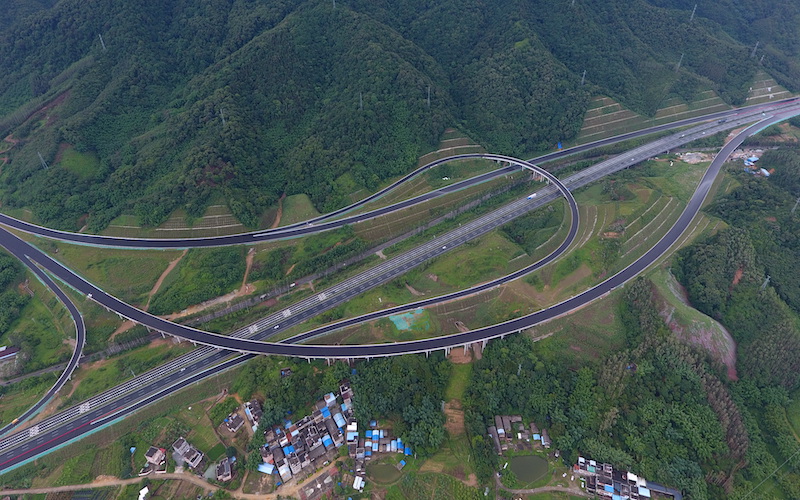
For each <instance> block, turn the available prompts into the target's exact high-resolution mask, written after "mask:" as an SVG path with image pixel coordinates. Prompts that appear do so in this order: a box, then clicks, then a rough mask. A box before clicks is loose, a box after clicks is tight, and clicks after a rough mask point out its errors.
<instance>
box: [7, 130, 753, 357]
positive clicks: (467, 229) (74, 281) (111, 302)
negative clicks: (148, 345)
mask: <svg viewBox="0 0 800 500" xmlns="http://www.w3.org/2000/svg"><path fill="white" fill-rule="evenodd" d="M748 121H752V116H745V117H737V118H736V119H730V120H728V121H726V122H725V123H715V124H712V125H711V126H707V125H704V126H699V127H695V128H694V129H691V130H688V131H685V132H684V133H681V134H673V135H672V136H669V137H666V138H662V139H659V140H657V141H654V142H652V143H650V144H647V145H645V146H641V147H639V148H635V149H634V150H632V151H630V152H628V153H626V154H625V155H620V156H618V157H615V158H612V159H610V160H606V161H604V162H600V163H598V164H596V165H593V166H592V167H589V168H587V169H584V170H582V171H580V172H578V173H576V174H574V175H572V176H570V177H569V178H568V179H567V180H565V183H566V184H567V185H568V186H569V188H570V189H574V188H575V187H578V186H581V185H585V184H587V183H589V182H591V181H593V180H595V179H597V178H600V177H602V176H603V175H608V174H609V173H612V172H614V171H618V170H621V169H623V168H627V167H629V166H631V165H634V164H636V163H638V162H640V161H642V160H644V159H646V158H648V157H650V156H652V155H654V154H658V153H659V152H661V151H666V150H669V149H673V148H674V147H677V146H678V145H680V144H683V143H686V142H690V141H692V140H694V139H696V138H699V137H702V136H705V135H711V134H714V133H716V132H717V131H719V130H725V129H728V128H735V127H736V126H738V125H740V124H742V123H746V122H748ZM471 156H472V157H481V158H488V159H501V160H505V161H511V162H516V161H517V160H514V159H513V158H508V157H504V156H502V155H478V154H476V155H471ZM542 172H543V174H544V175H546V176H549V177H550V178H551V180H552V181H553V182H554V183H556V184H557V185H559V188H560V189H562V190H564V191H565V190H566V188H565V187H564V186H563V185H562V184H561V182H560V181H558V180H557V179H555V178H554V177H552V175H550V174H549V173H546V172H544V171H542ZM548 189H549V190H550V192H552V191H553V189H554V188H553V187H552V186H549V187H548V188H546V189H545V190H543V191H542V193H541V194H542V195H543V196H542V197H541V198H540V199H542V200H543V199H544V198H545V197H546V195H549V194H550V192H548ZM531 201H532V200H529V199H521V200H517V201H515V202H512V203H510V204H508V205H506V206H504V207H502V208H500V209H498V210H496V211H494V212H492V213H490V214H487V215H485V216H483V217H480V218H478V219H476V220H473V221H471V222H469V223H467V224H464V225H463V226H462V227H460V228H457V229H455V230H453V231H451V232H449V233H447V234H445V235H442V236H441V237H439V238H437V240H436V241H435V242H429V243H426V244H423V245H421V246H420V247H418V248H416V249H413V250H411V251H409V252H406V253H405V254H402V255H400V256H398V257H395V258H393V259H390V260H387V261H385V262H383V263H381V264H380V265H378V266H376V267H375V268H372V269H370V270H368V271H365V272H364V273H361V274H360V275H357V276H355V277H353V278H350V279H348V280H345V281H344V282H342V283H339V284H336V285H334V286H333V287H331V288H329V289H327V290H325V291H323V292H320V293H319V294H316V295H314V296H312V297H309V298H307V299H304V300H303V301H301V302H300V303H298V304H294V305H292V306H291V308H289V309H285V310H284V311H282V314H283V315H284V318H285V319H289V318H290V317H292V318H293V319H298V320H299V319H306V318H308V317H310V316H312V315H314V314H317V313H319V312H322V311H323V310H326V309H327V308H330V307H333V306H335V305H338V304H339V303H342V302H344V301H345V300H348V299H349V298H352V297H353V296H355V295H357V294H359V293H361V292H362V291H364V290H365V289H367V288H368V287H372V286H376V285H377V284H380V283H383V282H385V281H389V280H391V279H393V278H394V277H396V276H399V275H400V274H402V273H403V272H405V271H406V270H408V269H410V268H411V267H413V266H416V265H419V264H420V263H421V262H424V261H425V260H428V259H430V258H432V257H435V256H436V255H439V254H441V253H444V252H445V251H447V250H448V248H450V249H452V248H453V247H454V246H457V245H459V244H462V243H463V242H464V241H467V240H469V239H472V238H475V237H477V236H478V235H480V234H483V233H485V232H487V231H488V230H491V229H493V228H494V227H497V226H498V225H501V224H504V223H506V222H508V221H510V220H512V219H513V218H515V217H517V216H519V215H521V214H523V213H525V212H526V211H527V210H529V209H531V208H532V206H534V203H531ZM534 201H535V200H534ZM3 240H4V241H5V243H3V245H4V246H6V248H7V249H9V250H10V251H11V252H12V253H14V254H15V255H23V254H26V252H27V253H28V254H29V255H31V256H32V257H33V260H35V261H37V262H39V263H40V264H41V265H44V266H45V267H46V268H47V269H48V270H49V271H50V272H52V273H54V274H55V275H56V276H59V277H60V279H62V280H64V281H65V282H66V283H68V284H69V285H70V286H72V287H73V288H75V289H76V290H80V291H81V292H82V293H84V294H86V295H87V296H89V297H91V298H93V300H95V301H97V302H98V303H100V304H101V305H102V306H104V307H106V308H108V309H110V310H113V311H115V312H117V313H118V314H120V315H121V316H124V317H126V318H128V319H131V320H133V321H135V322H137V323H140V324H143V325H145V326H147V327H149V328H153V329H155V330H158V331H162V332H166V333H168V334H171V335H175V336H179V337H182V338H186V339H187V340H190V341H192V342H197V343H200V344H205V345H211V346H214V347H221V348H225V349H229V350H235V351H241V352H252V353H262V354H280V355H293V356H300V357H362V355H359V354H356V352H361V353H363V356H364V357H368V356H370V354H367V353H368V352H371V351H370V350H371V349H377V350H376V351H375V352H381V351H380V350H379V349H378V348H377V347H376V346H371V347H366V346H362V347H360V348H355V347H351V348H347V349H349V350H350V354H351V355H350V356H345V353H344V351H343V350H340V351H336V350H335V347H333V346H313V347H312V346H287V345H281V344H266V343H262V342H257V341H253V340H249V339H244V338H237V337H232V336H226V335H220V334H215V333H209V332H203V331H201V330H197V329H194V328H190V327H187V326H183V325H177V324H174V323H170V322H168V321H166V320H163V319H161V318H158V317H155V316H153V315H150V314H148V313H146V312H144V311H140V310H138V309H136V308H134V307H132V306H130V305H128V304H125V303H124V302H122V301H120V300H118V299H117V298H115V297H112V296H110V295H108V294H106V293H105V292H103V291H102V290H100V289H99V288H98V287H96V286H94V285H92V284H91V283H89V282H88V281H86V280H84V279H83V278H81V277H79V276H76V275H75V274H73V273H72V272H71V271H70V270H68V269H67V268H66V267H64V266H63V265H61V264H60V263H58V262H57V261H54V260H53V259H51V258H50V257H49V256H47V255H46V254H44V253H43V252H41V251H39V250H38V249H36V248H34V247H31V246H30V245H28V244H27V243H25V242H23V241H22V240H20V239H18V238H16V237H14V236H12V235H10V234H9V233H7V232H6V236H5V238H3ZM0 243H2V241H0ZM439 245H441V246H439ZM274 321H276V319H275V317H274V315H273V316H272V317H270V318H269V320H268V321H262V322H261V323H260V324H257V325H256V327H255V329H254V330H253V331H252V333H256V331H259V330H261V329H265V328H267V327H272V328H273V329H275V330H280V329H281V324H280V323H277V324H273V323H271V322H274ZM284 327H285V325H284ZM358 349H362V351H358ZM379 355H383V354H379Z"/></svg>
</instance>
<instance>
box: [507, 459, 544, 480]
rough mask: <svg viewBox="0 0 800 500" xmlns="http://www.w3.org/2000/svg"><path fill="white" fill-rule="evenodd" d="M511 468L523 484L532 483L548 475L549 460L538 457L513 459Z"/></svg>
mask: <svg viewBox="0 0 800 500" xmlns="http://www.w3.org/2000/svg"><path fill="white" fill-rule="evenodd" d="M509 467H511V472H513V473H514V475H515V476H517V479H519V482H520V483H522V484H529V483H532V482H534V481H536V480H537V479H540V478H542V477H543V476H544V475H545V474H547V460H545V459H544V458H542V457H538V456H536V455H526V456H523V457H512V458H511V463H510V464H509Z"/></svg>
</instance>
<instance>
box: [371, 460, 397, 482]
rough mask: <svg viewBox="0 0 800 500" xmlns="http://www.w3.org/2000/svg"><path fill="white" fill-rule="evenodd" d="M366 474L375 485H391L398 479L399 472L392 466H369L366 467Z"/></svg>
mask: <svg viewBox="0 0 800 500" xmlns="http://www.w3.org/2000/svg"><path fill="white" fill-rule="evenodd" d="M367 474H369V477H370V478H372V479H373V480H374V481H375V482H376V483H393V482H395V481H397V480H398V479H400V471H399V470H397V467H395V466H394V464H374V465H373V464H370V465H369V466H367Z"/></svg>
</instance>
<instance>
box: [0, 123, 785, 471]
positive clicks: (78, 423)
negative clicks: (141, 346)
mask: <svg viewBox="0 0 800 500" xmlns="http://www.w3.org/2000/svg"><path fill="white" fill-rule="evenodd" d="M794 114H796V112H795V113H794ZM786 117H788V114H787V115H785V116H783V117H779V119H774V120H770V121H769V123H771V122H777V121H780V119H785V118H786ZM766 124H767V123H763V124H758V125H755V126H753V127H750V128H748V129H747V131H746V132H745V133H743V134H740V135H739V136H738V137H737V140H736V141H734V142H732V143H729V144H728V145H727V146H726V148H724V149H723V151H722V152H721V154H720V155H719V156H718V158H717V160H716V161H715V162H714V163H713V164H712V166H711V167H710V169H709V171H708V172H707V173H706V175H705V176H704V178H703V181H702V182H701V184H700V187H698V190H697V191H696V192H695V195H694V196H693V198H692V200H691V201H690V203H689V205H688V206H687V208H686V210H685V211H684V213H683V214H682V215H681V218H680V219H679V221H678V223H677V224H676V225H675V226H673V228H671V230H670V231H669V232H668V233H667V235H666V236H665V237H664V238H663V239H662V240H661V241H659V243H658V244H657V245H656V246H655V247H654V248H653V249H651V250H650V251H648V252H647V253H646V254H645V256H643V257H642V258H640V259H639V260H637V261H636V262H635V263H634V264H632V265H631V266H629V267H628V268H626V269H625V270H623V271H622V272H620V273H619V274H617V275H615V276H613V277H612V278H609V279H608V280H606V281H605V282H603V283H601V284H600V285H597V286H596V287H594V288H592V289H590V290H587V291H586V292H584V293H582V294H580V295H578V296H576V297H573V298H571V299H569V300H567V301H565V302H563V303H561V304H557V305H555V306H553V307H551V308H548V309H546V310H544V311H539V312H537V313H534V314H532V315H529V316H526V317H524V318H519V319H517V320H513V321H510V322H507V323H504V324H501V325H494V326H492V327H487V328H484V329H481V330H476V331H473V332H468V333H467V334H457V335H454V336H449V337H442V338H438V339H428V340H426V341H419V342H422V344H421V345H417V346H416V349H415V350H413V351H410V352H420V351H429V350H435V349H441V348H442V347H449V346H454V345H462V344H467V343H471V342H476V341H480V340H484V339H487V338H494V337H497V336H503V335H505V334H508V333H512V332H514V331H517V330H521V329H524V328H528V327H530V326H533V325H534V324H537V323H539V322H542V321H545V320H546V319H550V318H552V317H556V316H560V315H562V314H566V313H567V312H569V311H571V310H573V309H574V308H576V307H580V306H581V305H583V304H585V303H588V302H590V301H592V300H594V299H596V298H598V297H600V296H602V295H603V294H605V293H607V291H610V290H611V289H613V288H615V287H616V286H619V285H621V284H622V283H624V282H625V281H626V280H627V279H630V278H632V277H634V276H635V275H636V274H638V272H640V271H641V270H644V269H645V268H646V267H647V266H648V265H650V263H652V262H653V261H655V260H656V259H657V258H658V257H660V255H662V254H663V252H665V251H666V250H667V249H668V248H669V246H671V244H673V243H674V241H676V240H677V238H678V237H679V236H680V234H682V233H683V231H684V230H685V228H686V227H687V226H688V224H689V222H690V221H691V219H692V218H693V217H694V215H695V214H696V212H697V210H699V208H700V206H701V205H702V200H704V199H705V196H706V195H707V193H708V189H709V188H710V186H711V183H712V182H713V179H714V177H715V176H716V174H717V173H718V171H719V168H720V166H721V164H722V162H723V161H724V158H726V157H727V156H728V155H729V154H730V152H731V151H732V150H733V149H734V148H735V147H737V146H738V144H740V143H741V140H743V139H744V138H745V137H746V136H747V135H749V133H751V132H752V131H753V130H756V129H757V128H759V127H763V126H766ZM587 182H588V181H587ZM443 340H444V341H445V342H444V344H440V342H441V341H443ZM265 345H270V344H265ZM392 346H397V344H390V345H388V346H353V347H339V346H314V347H315V348H328V347H332V348H334V349H335V348H338V349H343V350H344V351H343V352H339V351H336V350H327V349H326V350H327V352H328V354H329V356H330V357H342V358H350V357H357V356H354V354H358V353H357V352H353V351H351V349H353V348H356V349H357V348H366V349H369V352H368V353H365V354H366V355H367V356H373V355H393V354H396V352H389V351H391V349H389V351H386V350H385V349H386V348H387V347H389V348H391V347H392ZM308 347H311V346H308ZM409 347H410V346H409ZM375 348H377V349H375ZM204 350H206V349H200V350H198V351H204ZM192 354H193V353H189V355H192ZM218 355H219V356H221V357H222V356H226V355H227V353H224V352H221V351H220V352H219V353H218ZM187 356H188V355H187ZM301 356H302V355H301ZM221 357H220V358H218V359H217V361H218V360H219V359H221ZM246 358H249V356H244V357H239V358H235V359H233V360H229V361H227V362H226V363H227V364H228V365H229V366H230V365H232V364H234V363H239V362H241V360H242V359H246ZM214 362H216V361H214V360H213V359H207V358H204V359H202V360H200V361H199V363H202V365H201V366H205V367H208V366H212V365H213V363H214ZM224 367H225V365H221V366H219V367H212V368H209V369H208V370H209V371H213V372H214V373H216V372H218V371H220V370H221V369H224ZM198 368H199V366H192V365H189V366H186V367H184V370H194V369H198ZM165 370H166V369H165ZM156 371H157V370H156ZM181 373H183V372H182V371H180V372H173V373H172V374H171V375H167V376H165V377H164V378H161V379H159V380H158V381H156V382H154V384H155V385H154V387H159V388H161V390H160V393H157V394H152V395H151V396H149V397H148V399H146V400H142V401H139V402H137V403H136V404H135V406H130V407H129V406H127V404H129V403H130V402H132V401H134V400H135V398H136V397H137V394H139V397H141V395H144V394H147V393H148V387H147V386H142V385H139V386H138V387H140V389H139V390H138V391H137V392H136V393H130V394H128V395H127V396H125V397H124V398H122V399H119V400H116V401H113V404H117V405H119V406H118V408H119V410H114V409H111V410H109V406H104V407H102V408H97V409H95V410H93V409H92V403H91V400H90V401H89V402H88V403H89V404H88V405H87V406H86V407H84V408H83V410H81V409H80V408H79V407H76V408H78V410H75V411H76V412H77V415H64V416H63V417H62V419H64V420H67V421H69V422H68V425H67V426H66V427H64V426H59V425H56V424H57V423H56V424H54V425H52V426H51V427H52V428H53V430H52V431H48V429H41V428H38V427H39V426H35V427H34V428H30V429H26V431H25V432H22V433H18V434H15V435H14V436H10V437H9V438H6V439H3V440H2V441H0V471H1V470H4V469H8V468H9V467H11V466H12V465H13V464H17V463H20V462H21V461H24V460H26V459H27V458H30V457H32V456H35V455H36V454H38V453H40V452H41V449H42V448H43V447H45V448H48V449H49V448H52V447H53V446H56V445H58V444H60V443H63V442H66V441H68V440H70V439H73V438H74V437H77V436H78V435H80V434H82V433H83V432H85V431H86V430H91V429H93V428H94V427H91V426H97V425H102V424H103V423H105V422H108V421H110V420H112V419H116V418H120V417H122V416H124V415H125V414H127V413H130V412H131V411H135V409H137V408H139V407H141V406H144V405H146V404H148V403H149V402H151V401H153V400H155V399H157V398H158V397H161V395H163V394H164V393H166V392H169V391H171V390H175V388H176V387H179V386H182V385H184V384H186V383H191V382H192V381H194V380H199V379H200V378H202V377H203V376H206V374H203V373H198V374H196V375H193V376H192V377H193V378H191V379H189V380H187V381H180V378H181ZM127 389H130V388H127ZM125 390H126V389H125V388H121V389H120V392H121V393H122V392H123V391H125ZM112 397H113V396H112ZM84 404H86V403H84ZM76 417H77V418H76ZM87 426H88V427H90V428H88V429H86V430H83V431H82V430H81V429H85V428H86V427H87ZM56 433H57V434H56ZM40 434H41V436H40ZM34 438H36V439H34ZM20 451H21V452H22V453H21V454H19V452H20ZM15 453H16V455H15Z"/></svg>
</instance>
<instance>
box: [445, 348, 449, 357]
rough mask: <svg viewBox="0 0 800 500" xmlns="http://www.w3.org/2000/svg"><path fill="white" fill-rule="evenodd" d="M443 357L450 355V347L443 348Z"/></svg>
mask: <svg viewBox="0 0 800 500" xmlns="http://www.w3.org/2000/svg"><path fill="white" fill-rule="evenodd" d="M444 355H445V357H447V356H449V355H450V347H445V348H444Z"/></svg>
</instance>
